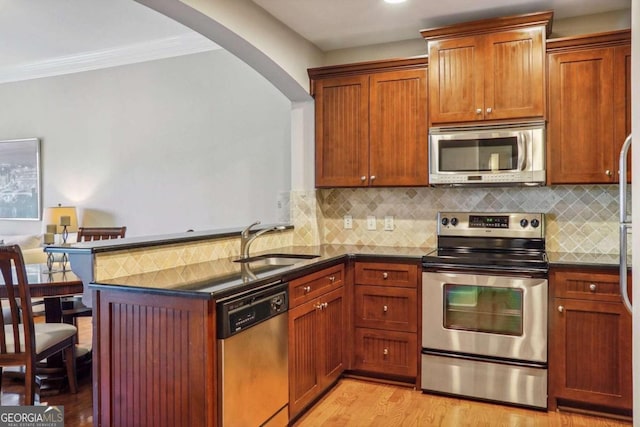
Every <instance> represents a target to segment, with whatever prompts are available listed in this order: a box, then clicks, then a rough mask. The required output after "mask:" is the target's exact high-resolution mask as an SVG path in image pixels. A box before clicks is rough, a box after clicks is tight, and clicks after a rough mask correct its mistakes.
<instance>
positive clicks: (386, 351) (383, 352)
mask: <svg viewBox="0 0 640 427" xmlns="http://www.w3.org/2000/svg"><path fill="white" fill-rule="evenodd" d="M382 354H384V355H385V356H386V355H388V354H389V349H388V348H385V349H384V350H382Z"/></svg>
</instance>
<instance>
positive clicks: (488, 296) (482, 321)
mask: <svg viewBox="0 0 640 427" xmlns="http://www.w3.org/2000/svg"><path fill="white" fill-rule="evenodd" d="M444 290H445V301H444V305H445V306H444V327H445V328H447V329H458V330H465V331H474V332H487V333H492V334H502V335H516V336H520V335H522V289H518V288H498V287H493V286H468V285H449V284H445V285H444Z"/></svg>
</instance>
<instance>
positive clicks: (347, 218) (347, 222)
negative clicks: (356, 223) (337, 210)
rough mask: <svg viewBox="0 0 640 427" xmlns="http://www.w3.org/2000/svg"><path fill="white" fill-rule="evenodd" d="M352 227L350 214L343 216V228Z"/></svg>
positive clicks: (349, 228)
mask: <svg viewBox="0 0 640 427" xmlns="http://www.w3.org/2000/svg"><path fill="white" fill-rule="evenodd" d="M352 228H353V217H352V216H351V215H345V216H344V229H345V230H351V229H352Z"/></svg>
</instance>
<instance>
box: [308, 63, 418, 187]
mask: <svg viewBox="0 0 640 427" xmlns="http://www.w3.org/2000/svg"><path fill="white" fill-rule="evenodd" d="M426 70H427V69H426V58H411V59H406V60H392V61H376V62H369V63H360V64H349V65H341V66H332V67H323V68H316V69H310V70H309V76H310V77H311V80H312V85H311V87H312V94H313V95H314V97H315V107H316V111H315V113H316V150H315V151H316V162H315V164H316V187H367V186H420V185H427V184H428V165H427V151H428V147H427V102H428V101H427V71H426Z"/></svg>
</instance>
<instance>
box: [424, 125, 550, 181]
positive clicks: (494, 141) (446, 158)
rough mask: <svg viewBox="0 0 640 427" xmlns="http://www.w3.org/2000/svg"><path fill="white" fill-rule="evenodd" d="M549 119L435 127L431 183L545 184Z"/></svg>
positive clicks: (431, 140) (431, 141) (432, 144)
mask: <svg viewBox="0 0 640 427" xmlns="http://www.w3.org/2000/svg"><path fill="white" fill-rule="evenodd" d="M545 145H546V141H545V124H544V122H540V121H537V122H527V123H510V124H500V125H490V126H486V125H485V126H473V127H448V128H444V127H441V128H431V129H430V130H429V183H430V184H431V185H448V186H459V185H460V186H461V185H544V184H545V182H546V170H545V153H546V151H545Z"/></svg>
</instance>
